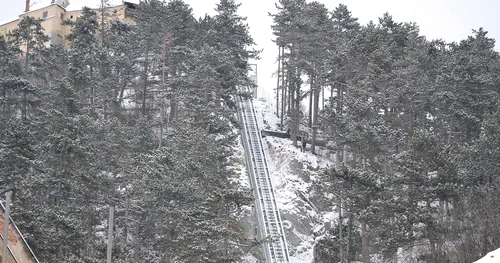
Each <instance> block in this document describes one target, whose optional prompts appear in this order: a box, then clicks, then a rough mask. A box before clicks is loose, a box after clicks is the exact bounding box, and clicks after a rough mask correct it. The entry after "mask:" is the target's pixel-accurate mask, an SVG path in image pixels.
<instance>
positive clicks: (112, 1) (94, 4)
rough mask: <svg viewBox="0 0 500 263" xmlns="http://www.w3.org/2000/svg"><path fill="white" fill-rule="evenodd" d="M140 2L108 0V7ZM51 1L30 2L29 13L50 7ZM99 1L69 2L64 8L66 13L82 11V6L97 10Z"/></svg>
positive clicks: (78, 0) (35, 0) (36, 0)
mask: <svg viewBox="0 0 500 263" xmlns="http://www.w3.org/2000/svg"><path fill="white" fill-rule="evenodd" d="M139 1H140V0H109V5H110V6H117V5H121V4H123V3H125V2H126V3H131V4H139ZM51 2H52V0H32V3H31V6H30V12H31V11H33V10H38V9H40V8H44V7H47V6H50V5H51ZM100 5H101V1H100V0H69V5H68V6H67V7H66V8H65V9H66V11H76V10H82V9H83V7H84V6H87V7H90V8H92V9H94V8H99V6H100Z"/></svg>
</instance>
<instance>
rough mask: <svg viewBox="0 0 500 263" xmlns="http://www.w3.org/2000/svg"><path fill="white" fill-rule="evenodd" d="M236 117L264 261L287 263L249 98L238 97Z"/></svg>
mask: <svg viewBox="0 0 500 263" xmlns="http://www.w3.org/2000/svg"><path fill="white" fill-rule="evenodd" d="M238 117H239V120H240V123H241V126H242V127H241V131H242V132H241V134H242V141H243V146H244V148H245V156H246V158H245V159H246V165H247V170H248V174H249V176H250V180H251V183H252V186H253V191H254V195H255V208H256V214H257V218H258V221H259V234H260V238H267V239H268V240H269V242H265V243H264V244H263V248H262V250H263V254H264V256H265V258H266V262H270V263H282V262H285V263H288V262H290V260H289V256H288V248H287V244H286V239H285V234H284V231H283V224H282V222H281V216H280V213H279V210H278V206H277V204H276V199H275V191H274V188H273V185H272V182H271V177H270V175H269V169H268V165H267V159H266V154H265V151H264V147H263V144H262V140H261V138H262V137H261V133H260V129H259V126H258V123H257V117H256V115H255V111H254V108H253V103H252V101H251V99H243V98H241V99H240V100H239V101H238Z"/></svg>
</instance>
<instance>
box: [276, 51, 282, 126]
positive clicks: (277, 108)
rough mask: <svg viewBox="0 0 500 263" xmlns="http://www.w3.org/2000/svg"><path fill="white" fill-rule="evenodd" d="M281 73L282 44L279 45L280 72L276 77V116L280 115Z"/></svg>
mask: <svg viewBox="0 0 500 263" xmlns="http://www.w3.org/2000/svg"><path fill="white" fill-rule="evenodd" d="M280 74H281V46H278V74H277V78H276V80H277V81H276V82H277V83H276V117H278V118H279V117H280Z"/></svg>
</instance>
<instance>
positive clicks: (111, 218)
mask: <svg viewBox="0 0 500 263" xmlns="http://www.w3.org/2000/svg"><path fill="white" fill-rule="evenodd" d="M114 216H115V207H114V206H110V207H109V223H108V257H107V261H106V262H107V263H111V255H112V252H113V221H114Z"/></svg>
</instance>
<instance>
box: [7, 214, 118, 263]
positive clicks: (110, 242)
mask: <svg viewBox="0 0 500 263" xmlns="http://www.w3.org/2000/svg"><path fill="white" fill-rule="evenodd" d="M114 216H115V207H114V205H111V206H110V207H109V223H108V257H107V261H106V262H107V263H111V256H112V253H113V221H114ZM2 263H5V262H2Z"/></svg>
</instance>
